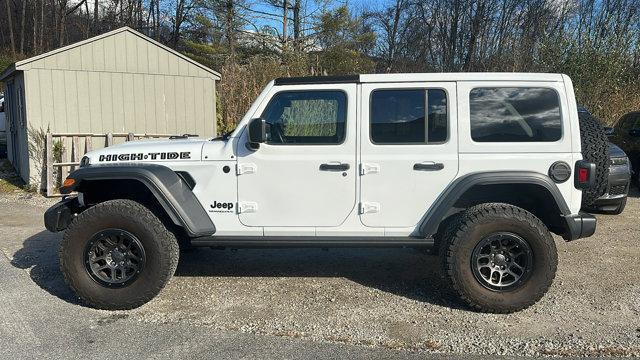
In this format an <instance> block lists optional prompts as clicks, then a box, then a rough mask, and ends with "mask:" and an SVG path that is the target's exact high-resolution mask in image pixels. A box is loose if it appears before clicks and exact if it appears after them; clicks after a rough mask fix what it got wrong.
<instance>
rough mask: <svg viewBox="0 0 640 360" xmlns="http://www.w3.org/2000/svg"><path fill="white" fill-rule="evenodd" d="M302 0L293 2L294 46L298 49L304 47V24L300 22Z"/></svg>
mask: <svg viewBox="0 0 640 360" xmlns="http://www.w3.org/2000/svg"><path fill="white" fill-rule="evenodd" d="M301 2H302V0H295V3H294V4H293V46H294V47H295V48H296V50H300V49H301V48H302V46H301V45H302V44H300V29H301V28H302V24H300V3H301Z"/></svg>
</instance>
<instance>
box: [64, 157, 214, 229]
mask: <svg viewBox="0 0 640 360" xmlns="http://www.w3.org/2000/svg"><path fill="white" fill-rule="evenodd" d="M68 178H71V179H73V180H75V181H74V183H73V185H71V186H69V187H63V188H61V189H60V192H61V193H63V194H68V193H70V192H72V191H77V190H80V191H81V190H82V184H83V182H86V181H98V180H137V181H139V182H141V183H142V184H143V185H145V186H146V187H147V188H148V189H149V191H151V193H152V194H153V196H154V197H155V198H156V200H157V201H158V202H159V203H160V205H161V206H162V208H163V209H164V210H165V211H166V213H167V214H168V215H169V217H170V218H171V220H172V221H173V222H174V223H175V224H176V225H179V226H182V227H183V228H184V229H185V231H186V232H187V234H189V236H191V237H199V236H209V235H213V234H214V233H215V232H216V227H215V225H214V224H213V221H211V218H209V216H208V215H207V212H206V211H205V209H204V208H203V207H202V204H200V201H198V199H197V198H196V196H195V195H194V194H193V192H192V191H191V189H190V188H189V187H188V186H187V184H185V183H184V182H183V181H182V180H181V179H180V177H179V176H178V175H177V174H176V173H175V172H174V171H173V170H171V169H169V168H168V167H166V166H162V165H156V164H135V165H126V164H123V165H94V166H87V167H83V168H80V169H78V170H76V171H74V172H73V173H71V174H70V175H69V177H68Z"/></svg>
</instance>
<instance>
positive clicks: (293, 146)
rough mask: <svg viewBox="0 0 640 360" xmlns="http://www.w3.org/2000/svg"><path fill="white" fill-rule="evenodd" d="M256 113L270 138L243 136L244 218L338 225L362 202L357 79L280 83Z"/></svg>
mask: <svg viewBox="0 0 640 360" xmlns="http://www.w3.org/2000/svg"><path fill="white" fill-rule="evenodd" d="M271 91H272V93H271V94H270V95H269V96H268V97H267V99H270V100H269V101H265V102H267V103H266V104H261V105H260V107H259V108H258V109H257V111H256V113H255V114H253V117H254V118H255V117H261V118H263V119H264V120H265V121H266V122H267V124H268V129H269V130H268V132H267V141H266V143H262V144H260V148H259V149H257V150H255V151H250V150H248V149H246V148H245V144H246V130H245V131H244V133H243V135H242V136H241V137H240V141H239V143H238V152H237V153H238V155H239V156H238V165H237V166H238V211H239V213H240V214H239V217H240V221H241V222H242V224H244V225H246V226H264V227H321V226H326V227H329V226H338V225H340V224H342V223H343V222H344V221H345V219H346V218H347V216H348V215H349V214H350V213H351V212H352V211H354V207H355V204H356V180H357V166H356V121H355V120H356V85H355V84H331V85H310V86H307V87H306V88H305V90H300V87H299V86H298V87H290V86H278V87H274V88H273V89H272V90H271Z"/></svg>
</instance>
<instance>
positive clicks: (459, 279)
mask: <svg viewBox="0 0 640 360" xmlns="http://www.w3.org/2000/svg"><path fill="white" fill-rule="evenodd" d="M444 237H445V238H444V239H443V242H444V243H443V244H442V245H443V246H441V247H440V255H441V258H442V265H443V272H444V275H445V276H446V277H448V279H449V281H450V283H451V285H452V287H453V289H454V290H455V291H456V292H457V293H458V294H459V296H460V297H461V298H462V299H463V300H464V301H465V302H467V303H468V304H469V305H470V306H472V307H473V308H475V309H477V310H479V311H483V312H492V313H510V312H514V311H518V310H522V309H525V308H527V307H529V306H531V305H533V304H534V303H535V302H537V301H538V300H540V298H542V296H543V295H544V294H545V293H546V292H547V290H548V289H549V287H550V286H551V283H552V282H553V278H554V277H555V273H556V268H557V263H558V255H557V251H556V246H555V243H554V240H553V237H552V236H551V234H550V233H549V231H548V230H547V228H546V226H545V225H544V224H543V223H542V222H541V221H540V220H539V219H538V218H537V217H535V216H534V215H533V214H531V213H530V212H528V211H526V210H524V209H521V208H519V207H516V206H512V205H508V204H500V203H491V204H481V205H477V206H474V207H472V208H469V209H467V210H466V211H464V212H463V213H462V214H461V216H459V217H458V218H457V220H456V221H454V222H453V223H451V224H450V225H449V228H448V229H447V231H445V236H444Z"/></svg>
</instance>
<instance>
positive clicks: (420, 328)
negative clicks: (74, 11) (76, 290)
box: [0, 190, 640, 356]
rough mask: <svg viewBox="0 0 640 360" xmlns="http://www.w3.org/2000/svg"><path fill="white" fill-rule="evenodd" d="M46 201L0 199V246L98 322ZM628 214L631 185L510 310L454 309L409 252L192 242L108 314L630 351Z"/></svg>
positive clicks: (419, 347)
mask: <svg viewBox="0 0 640 360" xmlns="http://www.w3.org/2000/svg"><path fill="white" fill-rule="evenodd" d="M48 203H50V200H43V199H42V198H39V197H37V196H36V197H31V198H25V197H24V196H16V195H12V196H7V195H2V196H0V250H2V252H3V253H4V254H5V255H6V257H7V258H9V259H11V264H12V265H13V266H14V267H16V268H19V269H25V270H26V271H27V272H28V274H29V277H30V280H31V281H33V282H34V283H35V284H37V285H38V286H39V287H41V288H42V289H44V290H45V291H46V292H47V293H48V295H47V296H50V297H52V298H53V299H54V300H55V302H57V303H67V305H68V304H71V305H70V306H71V308H78V310H79V311H80V310H81V311H82V312H84V313H90V314H93V313H95V314H96V316H98V315H100V316H102V317H104V316H105V312H100V311H96V310H92V309H87V308H83V307H82V305H80V304H79V302H78V301H77V299H76V298H75V297H74V295H73V294H72V293H71V291H70V290H69V289H68V288H67V287H66V285H65V284H64V282H63V280H62V277H61V275H60V273H59V270H58V260H57V256H56V251H57V245H58V243H59V241H60V238H61V235H59V234H51V233H48V232H46V230H44V229H43V226H42V220H41V219H42V212H43V211H44V209H45V206H46V205H47V204H48ZM639 210H640V198H639V197H638V192H637V190H636V191H635V192H634V193H633V194H632V196H631V197H630V198H629V201H628V203H627V209H626V210H625V212H624V213H623V214H622V215H619V216H608V215H598V221H599V223H598V230H597V232H596V234H595V236H593V237H591V238H588V239H582V240H578V241H575V242H573V243H565V242H564V241H563V240H562V239H559V238H558V241H557V245H558V251H559V267H558V274H557V277H556V280H555V282H554V285H553V286H552V288H551V290H550V291H549V293H548V294H547V295H546V296H545V297H544V298H543V299H542V300H541V301H540V302H539V303H538V304H536V305H535V306H533V307H531V308H529V309H527V310H524V311H521V312H518V313H515V314H510V315H492V314H480V313H476V312H472V311H470V310H469V309H468V308H465V307H464V306H463V305H462V304H460V303H458V302H457V301H456V300H455V297H453V296H452V295H451V294H449V293H447V292H446V291H445V290H443V289H444V288H445V287H444V286H443V283H442V280H441V279H440V272H439V267H438V258H437V257H435V256H430V255H424V254H421V253H420V252H418V251H415V250H412V249H339V250H334V249H332V250H329V251H323V250H319V249H304V250H238V251H232V250H212V249H196V250H192V251H188V252H183V253H182V254H181V259H180V265H179V267H178V271H177V274H176V276H175V277H174V278H173V280H172V281H171V283H170V284H169V285H168V286H167V288H166V289H165V290H164V291H163V292H162V293H161V294H160V296H159V297H158V298H156V299H155V300H153V301H152V302H151V303H149V304H147V305H145V306H143V307H141V308H139V309H136V310H133V311H128V312H115V313H107V314H111V315H110V316H115V317H125V318H127V319H128V321H130V320H133V321H135V322H136V323H138V324H151V325H159V324H163V325H167V326H178V327H179V326H187V325H188V326H197V327H199V328H203V329H210V331H214V332H215V331H218V332H225V333H232V334H234V333H235V334H246V335H251V336H266V337H272V338H274V339H275V337H277V338H278V339H299V340H301V341H311V342H312V343H314V344H315V343H318V344H336V345H348V346H356V347H359V348H363V349H369V350H374V349H378V350H389V349H393V350H397V351H400V352H402V351H409V352H411V353H415V352H425V353H433V352H436V353H457V354H461V353H464V354H502V355H532V356H540V355H559V356H585V355H590V356H640V248H639V246H638V245H639V242H638V241H639V240H638V239H639V237H640V221H639V220H640V219H639V218H638V214H639V213H640V212H639ZM406 354H409V353H406Z"/></svg>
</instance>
